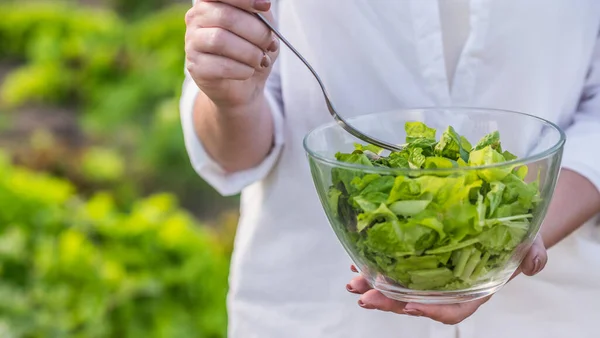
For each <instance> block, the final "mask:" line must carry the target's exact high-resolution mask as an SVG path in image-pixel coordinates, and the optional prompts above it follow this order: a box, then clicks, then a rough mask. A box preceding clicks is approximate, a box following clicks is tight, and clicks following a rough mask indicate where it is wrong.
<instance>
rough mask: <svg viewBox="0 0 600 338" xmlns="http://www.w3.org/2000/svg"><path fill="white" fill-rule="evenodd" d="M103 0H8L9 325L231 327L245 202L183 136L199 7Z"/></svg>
mask: <svg viewBox="0 0 600 338" xmlns="http://www.w3.org/2000/svg"><path fill="white" fill-rule="evenodd" d="M92 2H93V4H92V5H89V4H85V5H83V4H80V3H77V2H75V1H63V2H61V1H47V2H33V3H32V2H22V1H1V0H0V46H1V47H0V116H1V118H0V145H1V146H2V148H3V149H2V151H1V152H0V299H1V300H2V301H1V302H0V336H1V337H211V338H212V337H215V338H216V337H224V336H225V332H226V313H225V295H226V290H227V272H228V260H229V255H230V252H231V245H232V244H231V243H232V236H233V233H234V231H235V223H236V216H235V213H231V212H229V210H231V209H232V208H234V207H235V206H236V203H237V199H235V198H234V199H223V198H219V197H218V196H217V195H216V193H215V192H214V191H212V189H210V188H208V187H207V185H206V184H205V183H203V182H202V181H201V180H200V179H199V178H198V176H197V175H196V174H195V173H194V172H193V169H192V168H191V166H190V164H189V159H188V157H187V154H186V153H185V148H184V145H183V137H182V133H181V127H180V120H179V110H178V100H179V95H180V90H181V84H182V81H183V67H184V48H183V41H184V33H185V24H184V20H183V18H184V14H185V12H186V11H187V9H188V8H189V6H190V5H189V3H188V2H187V1H186V2H183V3H179V4H172V2H171V1H167V0H153V1H126V0H112V1H92ZM58 111H60V112H62V115H61V116H62V117H63V119H64V118H65V116H66V120H67V121H70V122H69V123H67V124H68V126H69V127H68V128H67V127H64V126H63V125H61V124H59V126H58V127H56V126H50V125H49V124H46V123H45V122H44V121H46V120H45V119H49V120H52V118H53V117H55V116H57V113H56V112H58ZM26 114H33V118H30V119H29V120H33V121H29V122H27V121H28V120H27V119H25V118H24V116H26ZM23 121H25V122H23ZM36 121H41V122H38V123H35V122H36ZM61 121H62V120H61ZM23 126H25V127H23ZM65 130H66V131H65ZM198 219H202V221H199V220H198ZM207 224H208V225H207Z"/></svg>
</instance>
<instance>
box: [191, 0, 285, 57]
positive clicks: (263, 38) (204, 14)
mask: <svg viewBox="0 0 600 338" xmlns="http://www.w3.org/2000/svg"><path fill="white" fill-rule="evenodd" d="M203 4H204V5H202V3H201V4H199V5H198V6H196V8H197V11H198V12H200V15H199V16H198V19H197V20H194V21H193V22H194V23H196V27H204V28H211V27H212V28H215V27H218V28H223V29H226V30H228V31H230V32H232V33H234V34H236V35H237V36H239V37H241V38H243V39H245V40H247V41H249V42H251V43H253V44H254V45H256V46H258V47H259V48H260V49H262V50H264V51H267V50H268V51H271V52H274V51H276V50H277V48H278V46H279V44H278V41H277V40H276V39H275V37H274V36H273V34H272V33H271V30H270V29H269V28H268V27H267V26H266V25H265V24H264V23H262V22H260V21H259V20H258V18H256V17H255V16H254V15H253V14H250V13H248V12H246V11H243V10H240V9H239V8H235V7H232V6H229V5H227V4H224V3H220V2H215V3H206V2H204V3H203ZM268 16H269V17H272V16H271V14H270V13H269V15H268ZM192 25H193V24H192Z"/></svg>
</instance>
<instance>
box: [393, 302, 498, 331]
mask: <svg viewBox="0 0 600 338" xmlns="http://www.w3.org/2000/svg"><path fill="white" fill-rule="evenodd" d="M489 299H490V297H486V298H483V299H478V300H475V301H472V302H468V303H460V304H449V305H429V304H418V303H409V304H407V305H406V306H405V308H404V313H406V314H409V315H412V316H418V317H420V316H423V317H428V318H431V319H433V320H435V321H438V322H440V323H443V324H447V325H455V324H458V323H460V322H462V321H463V320H465V319H466V318H468V317H470V316H471V315H472V314H473V313H475V311H477V309H478V308H479V307H480V306H481V305H483V304H484V303H485V302H487V301H488V300H489Z"/></svg>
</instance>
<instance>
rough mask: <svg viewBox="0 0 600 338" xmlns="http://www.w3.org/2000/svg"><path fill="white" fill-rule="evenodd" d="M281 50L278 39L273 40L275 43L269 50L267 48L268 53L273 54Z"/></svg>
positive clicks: (272, 43)
mask: <svg viewBox="0 0 600 338" xmlns="http://www.w3.org/2000/svg"><path fill="white" fill-rule="evenodd" d="M278 49H279V43H277V39H275V38H273V41H272V42H271V44H270V45H269V48H267V52H271V53H274V52H276V51H277V50H278Z"/></svg>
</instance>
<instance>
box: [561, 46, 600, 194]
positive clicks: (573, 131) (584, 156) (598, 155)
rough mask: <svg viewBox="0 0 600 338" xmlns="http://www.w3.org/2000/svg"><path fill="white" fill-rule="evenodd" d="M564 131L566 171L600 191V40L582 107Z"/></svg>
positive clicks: (594, 55)
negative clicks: (577, 174) (578, 175)
mask: <svg viewBox="0 0 600 338" xmlns="http://www.w3.org/2000/svg"><path fill="white" fill-rule="evenodd" d="M565 132H566V134H567V142H566V144H565V149H564V153H563V162H562V166H563V168H568V169H570V170H573V171H575V172H577V173H579V174H580V175H582V176H584V177H586V178H587V179H588V180H590V181H591V182H592V183H593V184H594V185H595V186H596V188H597V189H598V190H600V151H599V149H600V39H599V40H598V41H597V42H596V47H595V50H594V54H593V56H592V62H591V65H590V69H589V72H588V76H587V79H586V83H585V87H584V89H583V93H582V96H581V100H580V102H579V106H578V108H577V111H576V113H575V114H574V116H573V120H572V123H571V124H570V126H569V127H567V128H566V129H565Z"/></svg>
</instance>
